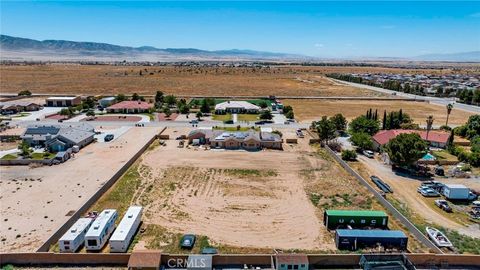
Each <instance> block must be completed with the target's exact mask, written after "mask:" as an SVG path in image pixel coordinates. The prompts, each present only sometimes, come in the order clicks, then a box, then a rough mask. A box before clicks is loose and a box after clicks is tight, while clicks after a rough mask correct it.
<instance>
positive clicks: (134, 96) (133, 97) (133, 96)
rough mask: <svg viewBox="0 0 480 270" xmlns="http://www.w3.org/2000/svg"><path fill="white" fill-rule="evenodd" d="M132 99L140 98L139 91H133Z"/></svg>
mask: <svg viewBox="0 0 480 270" xmlns="http://www.w3.org/2000/svg"><path fill="white" fill-rule="evenodd" d="M132 100H135V101H137V100H140V96H139V95H138V94H137V93H133V95H132Z"/></svg>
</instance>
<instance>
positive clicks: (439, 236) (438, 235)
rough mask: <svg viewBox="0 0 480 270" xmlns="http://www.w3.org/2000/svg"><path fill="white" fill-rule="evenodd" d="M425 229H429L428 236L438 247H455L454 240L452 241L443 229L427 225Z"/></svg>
mask: <svg viewBox="0 0 480 270" xmlns="http://www.w3.org/2000/svg"><path fill="white" fill-rule="evenodd" d="M425 230H426V231H427V235H428V237H429V238H430V239H432V241H433V242H434V243H435V245H437V246H438V247H453V245H452V242H450V240H448V238H447V237H446V236H445V234H443V233H442V232H441V231H439V230H437V229H435V228H432V227H427V228H425Z"/></svg>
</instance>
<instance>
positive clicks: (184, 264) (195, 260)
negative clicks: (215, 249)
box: [167, 255, 212, 269]
mask: <svg viewBox="0 0 480 270" xmlns="http://www.w3.org/2000/svg"><path fill="white" fill-rule="evenodd" d="M167 267H168V268H184V269H185V268H186V269H199V268H202V269H205V268H210V269H211V268H212V256H208V255H190V256H189V257H188V259H182V258H177V259H169V260H168V261H167Z"/></svg>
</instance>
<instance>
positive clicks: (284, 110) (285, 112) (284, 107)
mask: <svg viewBox="0 0 480 270" xmlns="http://www.w3.org/2000/svg"><path fill="white" fill-rule="evenodd" d="M282 111H283V114H287V113H288V112H289V111H293V108H292V106H290V105H287V106H283V109H282Z"/></svg>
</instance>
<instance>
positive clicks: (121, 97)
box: [115, 94, 127, 102]
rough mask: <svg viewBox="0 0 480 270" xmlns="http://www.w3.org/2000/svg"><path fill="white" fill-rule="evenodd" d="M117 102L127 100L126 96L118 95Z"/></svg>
mask: <svg viewBox="0 0 480 270" xmlns="http://www.w3.org/2000/svg"><path fill="white" fill-rule="evenodd" d="M115 100H116V101H117V102H122V101H125V100H127V97H126V96H125V95H124V94H118V95H117V96H116V97H115Z"/></svg>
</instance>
